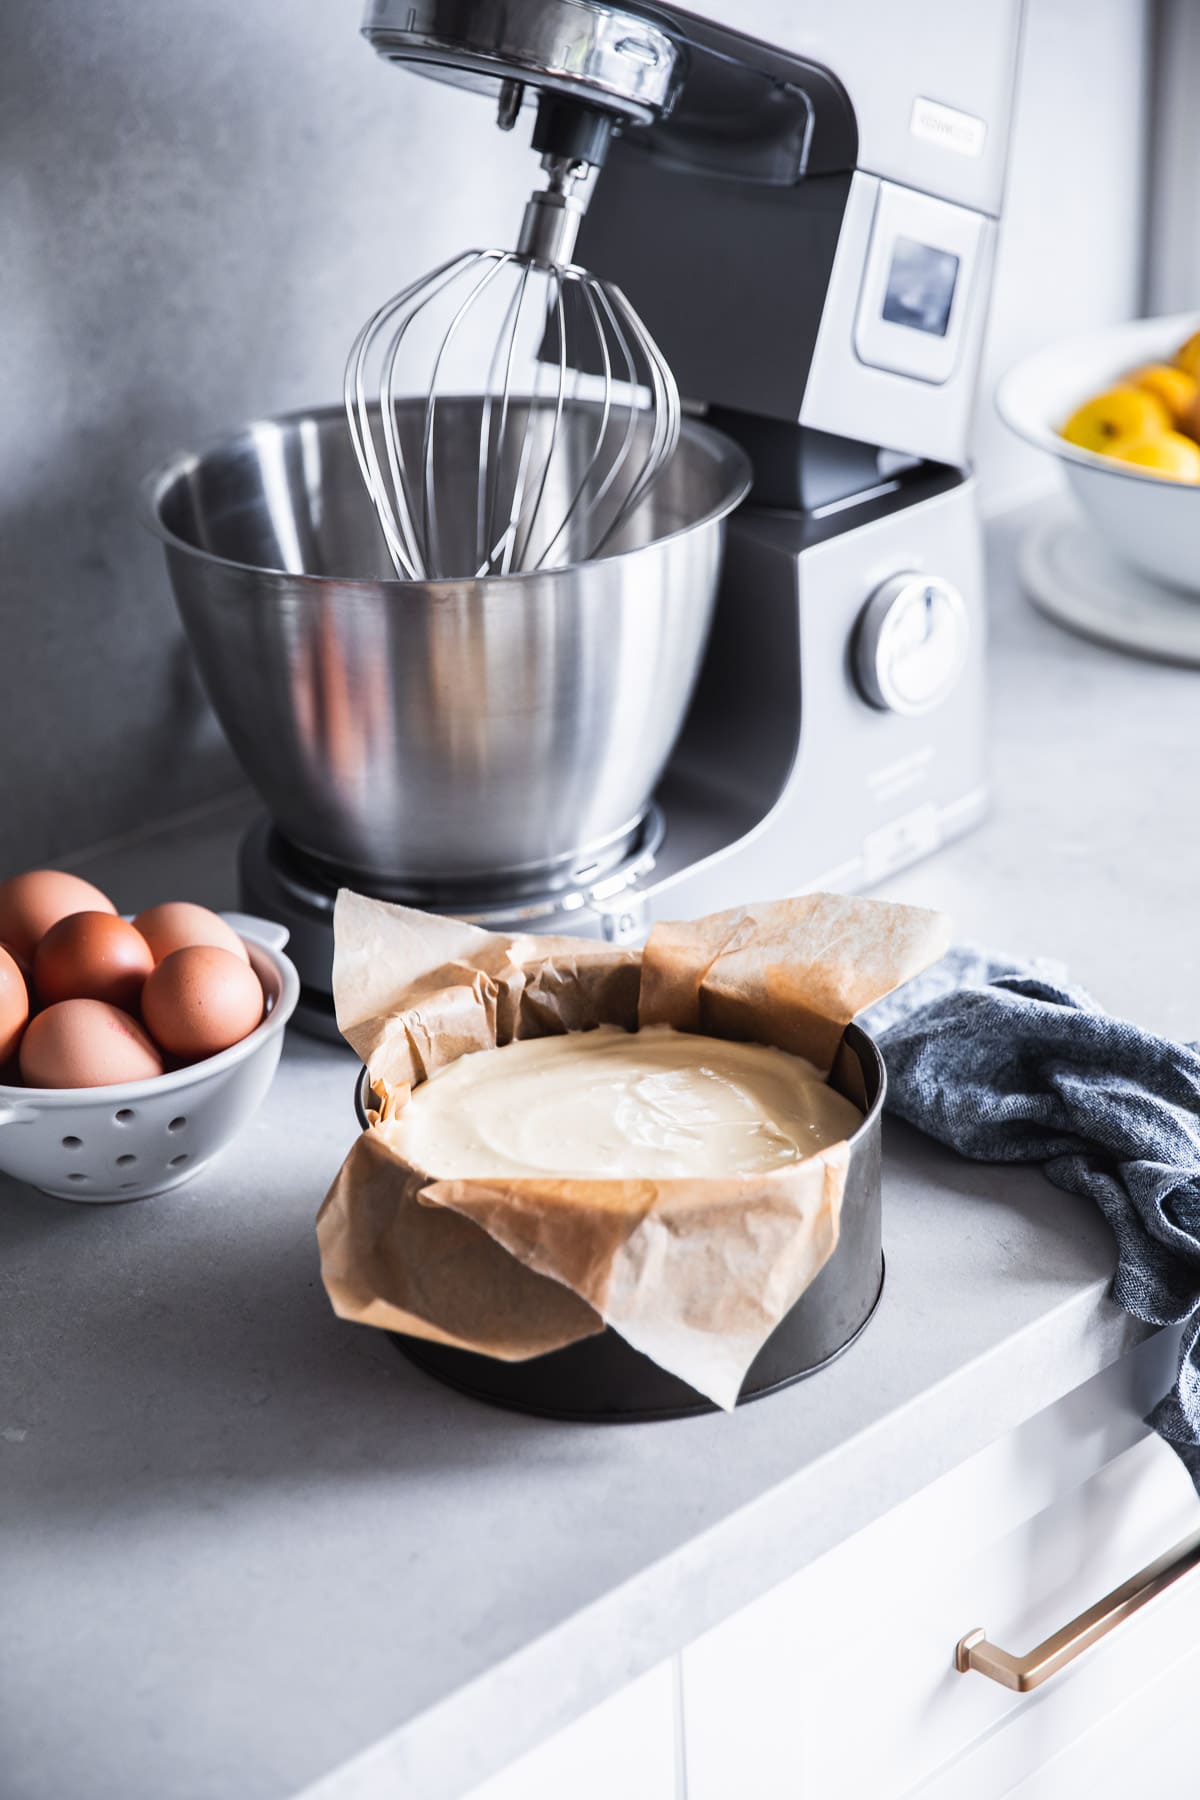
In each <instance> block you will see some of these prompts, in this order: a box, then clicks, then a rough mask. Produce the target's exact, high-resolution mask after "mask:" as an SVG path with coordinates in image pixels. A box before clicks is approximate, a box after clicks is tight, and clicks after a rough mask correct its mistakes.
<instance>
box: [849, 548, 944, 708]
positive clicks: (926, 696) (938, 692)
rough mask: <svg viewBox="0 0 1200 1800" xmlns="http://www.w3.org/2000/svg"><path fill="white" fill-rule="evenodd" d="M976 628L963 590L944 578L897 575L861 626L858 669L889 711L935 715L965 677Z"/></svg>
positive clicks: (875, 700) (870, 695)
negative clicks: (969, 643) (972, 630)
mask: <svg viewBox="0 0 1200 1800" xmlns="http://www.w3.org/2000/svg"><path fill="white" fill-rule="evenodd" d="M969 632H970V624H969V621H968V618H967V608H966V604H965V602H964V600H963V597H962V595H961V594H960V593H959V591H958V589H957V588H956V587H955V586H954V585H953V584H952V583H951V582H949V581H944V580H943V579H942V577H941V576H940V575H917V574H914V573H911V572H910V573H906V574H903V575H893V576H892V577H891V579H890V581H885V582H884V584H883V586H882V587H879V588H876V590H875V592H874V593H873V594H872V595H871V598H870V599H869V600H868V602H867V604H866V606H865V607H864V609H863V612H862V615H861V617H860V619H859V621H858V630H857V633H856V637H855V644H854V670H855V674H856V675H857V677H858V683H859V686H860V687H861V689H862V691H863V694H864V696H865V698H866V699H867V700H869V701H870V703H871V705H872V706H877V707H879V708H880V709H881V710H882V711H884V712H896V713H905V714H908V715H913V714H916V713H923V712H929V711H930V710H931V709H932V708H933V707H935V706H938V705H940V704H941V702H942V701H943V700H944V699H945V698H946V696H947V694H949V693H950V691H951V689H952V688H953V687H954V684H955V682H956V681H957V680H958V678H959V676H960V675H961V674H962V668H963V664H964V662H965V661H966V656H967V639H968V635H969Z"/></svg>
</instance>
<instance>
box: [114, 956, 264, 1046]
mask: <svg viewBox="0 0 1200 1800" xmlns="http://www.w3.org/2000/svg"><path fill="white" fill-rule="evenodd" d="M262 1013H263V991H262V986H261V983H260V982H259V979H258V976H257V975H256V974H255V973H254V970H253V969H252V968H251V967H250V965H249V964H248V963H244V962H242V961H241V960H240V959H239V958H238V957H236V956H234V955H233V954H232V953H231V952H230V951H228V950H222V949H220V948H218V947H217V946H215V945H212V944H191V945H189V946H188V947H187V948H186V949H184V950H172V952H171V954H170V956H167V957H164V958H163V960H162V962H160V963H159V965H158V967H157V969H155V971H154V973H153V975H151V977H150V979H149V980H148V981H147V983H146V985H145V987H144V988H143V989H142V1017H143V1019H145V1021H146V1026H147V1028H148V1030H149V1031H150V1033H151V1035H152V1037H153V1038H154V1041H155V1042H156V1043H157V1044H158V1045H159V1047H160V1048H161V1049H163V1050H165V1051H167V1052H168V1053H169V1054H170V1055H171V1056H178V1057H181V1058H182V1059H183V1061H185V1062H198V1061H199V1060H200V1058H201V1057H203V1056H215V1055H216V1054H217V1052H218V1050H228V1048H229V1046H230V1045H231V1044H236V1043H238V1042H240V1040H241V1039H242V1038H244V1037H245V1036H246V1035H247V1034H248V1033H249V1032H251V1031H253V1030H254V1027H255V1026H256V1025H257V1024H258V1022H259V1020H260V1019H261V1018H262Z"/></svg>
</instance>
